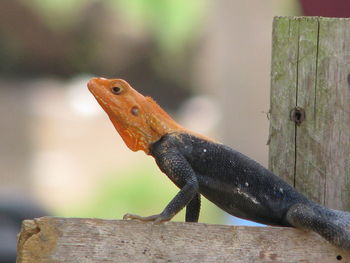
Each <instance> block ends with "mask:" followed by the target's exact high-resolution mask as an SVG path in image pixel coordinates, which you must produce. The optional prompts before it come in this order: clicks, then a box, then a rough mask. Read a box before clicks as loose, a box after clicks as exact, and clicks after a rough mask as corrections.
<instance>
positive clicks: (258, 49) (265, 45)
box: [0, 0, 299, 223]
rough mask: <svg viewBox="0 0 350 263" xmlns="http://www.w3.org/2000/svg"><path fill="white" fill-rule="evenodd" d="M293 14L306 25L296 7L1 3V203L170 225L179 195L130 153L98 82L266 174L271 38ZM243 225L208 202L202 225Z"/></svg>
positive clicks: (222, 1)
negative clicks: (126, 88) (277, 20)
mask: <svg viewBox="0 0 350 263" xmlns="http://www.w3.org/2000/svg"><path fill="white" fill-rule="evenodd" d="M286 14H290V15H293V14H294V15H297V14H299V7H298V4H297V3H296V1H289V0H288V1H287V0H286V1H277V0H274V1H273V0H270V1H258V0H250V1H244V2H242V1H228V0H217V1H213V0H192V1H186V0H176V1H174V0H132V1H130V0H106V1H101V0H75V1H71V0H2V1H1V2H0V120H1V122H0V123H1V136H0V143H1V148H0V195H1V198H2V200H5V201H6V200H19V202H20V200H21V198H22V199H33V200H34V203H36V205H38V206H39V207H41V208H42V209H43V210H45V211H47V213H48V214H51V215H57V216H67V217H70V216H74V217H101V218H121V217H122V216H123V214H125V213H135V214H139V215H144V216H146V215H150V214H156V213H159V212H161V211H162V209H163V208H164V207H165V206H166V205H167V204H168V202H169V201H170V200H171V199H172V198H173V197H174V195H175V194H176V193H177V192H178V189H177V188H176V187H175V186H174V185H173V184H172V183H171V182H170V180H168V178H166V176H165V175H163V174H162V173H161V172H160V171H159V169H158V168H157V166H156V164H155V163H154V160H153V159H152V158H151V157H149V156H146V155H145V154H143V153H141V152H138V153H133V152H131V151H130V150H128V149H127V147H126V146H125V145H124V143H123V142H122V141H121V139H120V137H119V135H118V134H117V133H116V131H115V130H114V128H113V126H112V125H111V123H110V122H109V120H108V118H107V116H106V115H105V114H104V112H103V111H102V109H100V108H99V106H98V105H97V103H96V102H95V101H94V98H93V97H92V96H91V95H90V94H89V92H88V90H87V88H86V82H87V81H88V79H89V78H90V77H93V76H103V77H108V78H124V79H126V80H127V81H128V82H129V83H131V84H132V85H133V87H135V88H136V89H137V90H139V91H140V92H141V93H143V94H146V95H149V96H152V97H154V98H155V99H156V100H157V101H158V102H159V104H160V105H161V106H162V107H164V108H165V109H166V110H167V111H169V112H170V114H171V115H172V116H174V118H175V119H176V120H178V121H179V122H180V123H182V124H183V125H184V126H186V127H188V128H190V129H194V130H196V131H197V132H200V133H204V134H206V135H208V136H212V137H214V138H216V139H217V140H220V141H222V142H224V143H225V144H228V145H231V146H232V147H234V148H236V149H237V150H239V151H242V152H244V153H245V154H247V155H249V156H251V157H253V158H254V159H256V160H258V161H259V162H261V163H263V164H264V165H266V164H267V147H266V141H267V135H268V121H267V119H266V114H265V113H266V112H267V111H268V107H269V106H268V103H269V99H268V94H269V59H270V46H271V43H270V34H271V30H272V19H273V16H274V15H286ZM183 218H184V213H183V212H182V213H180V214H179V215H178V216H176V218H175V220H178V221H182V220H183ZM232 220H233V219H232V218H231V217H229V216H228V215H226V214H224V213H223V212H222V211H220V210H219V209H218V208H216V207H215V206H214V205H212V204H210V203H209V202H207V201H206V200H203V207H202V213H201V216H200V222H207V223H234V221H232Z"/></svg>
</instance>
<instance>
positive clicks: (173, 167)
mask: <svg viewBox="0 0 350 263" xmlns="http://www.w3.org/2000/svg"><path fill="white" fill-rule="evenodd" d="M157 164H158V165H159V166H160V168H161V169H162V171H164V172H165V173H166V174H167V175H168V177H169V178H170V179H171V180H172V181H173V182H175V183H176V184H177V185H183V187H181V190H180V192H178V193H177V195H176V196H175V197H174V198H173V199H172V200H171V201H170V203H169V204H168V205H167V206H166V207H165V209H164V210H163V212H161V213H160V214H157V215H152V216H146V217H143V216H138V215H133V214H126V215H124V217H123V219H137V220H141V221H154V222H163V221H169V220H170V219H172V218H173V217H174V216H175V215H176V214H177V213H178V212H179V211H180V210H181V209H183V208H184V207H185V206H187V205H188V207H187V211H186V221H198V216H199V208H200V199H199V193H198V188H199V185H198V181H197V177H196V174H195V172H194V171H193V170H192V167H191V166H190V164H189V163H188V162H187V160H186V159H185V158H184V157H183V156H182V155H181V154H179V153H174V152H172V153H169V154H163V155H162V156H161V157H159V159H157Z"/></svg>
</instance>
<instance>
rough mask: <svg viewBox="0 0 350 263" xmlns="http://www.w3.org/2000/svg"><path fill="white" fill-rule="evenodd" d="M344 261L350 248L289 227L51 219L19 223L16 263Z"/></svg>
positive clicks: (44, 218) (320, 262) (346, 260)
mask: <svg viewBox="0 0 350 263" xmlns="http://www.w3.org/2000/svg"><path fill="white" fill-rule="evenodd" d="M337 257H338V259H337ZM340 257H341V261H339V259H340ZM349 261H350V253H349V252H347V251H343V250H340V249H337V248H335V247H334V246H332V245H330V244H329V243H327V241H325V240H324V239H322V238H321V237H319V236H318V235H317V234H315V233H311V232H304V231H301V230H297V229H293V228H278V227H234V226H223V225H207V224H196V223H176V222H168V223H165V224H152V223H142V222H136V221H122V220H102V219H79V218H54V217H43V218H39V219H35V220H26V221H24V223H23V225H22V231H21V233H20V235H19V242H18V258H17V263H29V262H33V263H34V262H35V263H42V262H55V263H59V262H62V263H63V262H65V263H70V262H72V263H73V262H74V263H75V262H84V263H89V262H94V263H98V262H235V263H240V262H242V263H243V262H244V263H249V262H274V263H277V262H283V263H286V262H318V263H323V262H325V263H330V262H349Z"/></svg>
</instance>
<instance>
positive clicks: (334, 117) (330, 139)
mask: <svg viewBox="0 0 350 263" xmlns="http://www.w3.org/2000/svg"><path fill="white" fill-rule="evenodd" d="M318 53H319V56H318V70H317V83H318V84H317V93H316V104H317V105H316V107H315V108H316V110H317V113H316V116H317V123H316V127H317V129H318V130H319V131H321V133H320V134H318V136H312V137H311V138H310V139H311V140H317V141H319V142H320V144H321V145H322V146H321V151H322V152H323V154H322V159H321V160H319V162H318V165H321V163H325V165H324V167H322V168H323V169H324V170H323V171H324V173H325V174H326V185H325V205H326V206H328V207H332V208H335V209H343V210H347V211H350V85H349V82H348V81H349V74H350V19H330V18H323V19H320V32H319V52H318Z"/></svg>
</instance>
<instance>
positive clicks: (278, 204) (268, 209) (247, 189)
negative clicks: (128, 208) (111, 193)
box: [144, 133, 350, 249]
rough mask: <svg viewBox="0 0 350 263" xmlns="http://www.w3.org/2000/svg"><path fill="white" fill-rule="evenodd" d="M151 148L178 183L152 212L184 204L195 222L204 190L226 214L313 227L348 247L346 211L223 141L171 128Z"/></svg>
mask: <svg viewBox="0 0 350 263" xmlns="http://www.w3.org/2000/svg"><path fill="white" fill-rule="evenodd" d="M150 154H151V155H152V156H153V157H154V158H155V160H156V162H157V164H158V166H159V168H160V169H161V170H162V172H164V173H165V174H166V175H167V176H168V177H169V178H170V179H171V180H172V181H173V182H174V183H175V184H176V185H177V186H178V187H179V188H180V189H181V191H180V192H179V193H178V194H177V195H176V196H175V197H174V199H173V200H172V201H171V202H170V203H169V204H168V206H167V207H166V208H165V209H164V211H163V212H162V213H161V214H159V215H156V216H151V217H157V218H158V220H159V219H160V221H162V220H168V219H169V218H172V217H173V216H174V215H175V214H177V213H178V212H179V211H180V210H181V209H182V208H184V207H185V206H186V221H188V222H189V221H191V222H197V221H198V217H199V212H200V195H203V196H205V197H206V198H207V199H208V200H210V201H211V202H213V203H214V204H216V205H217V206H218V207H220V208H221V209H223V210H224V211H226V212H227V213H229V214H231V215H234V216H238V217H241V218H244V219H249V220H252V221H255V222H260V223H263V224H267V225H276V226H293V227H299V228H304V229H309V230H313V231H315V232H317V233H319V234H320V235H321V236H323V237H324V238H325V239H327V240H328V241H330V242H331V243H333V244H335V245H337V246H339V247H342V248H345V249H350V213H348V212H344V211H338V210H332V209H327V208H325V207H322V206H320V205H318V204H317V203H315V202H312V201H310V200H308V199H307V198H306V197H305V196H304V195H302V194H301V193H299V192H297V191H296V190H295V189H294V188H293V187H291V186H290V185H289V184H287V183H286V182H285V181H283V180H282V179H281V178H279V177H278V176H276V175H274V174H273V173H272V172H271V171H269V170H267V169H266V168H264V167H263V166H261V165H260V164H258V163H257V162H255V161H254V160H252V159H250V158H248V157H247V156H245V155H243V154H241V153H239V152H237V151H235V150H233V149H231V148H230V147H228V146H225V145H222V144H218V143H213V142H209V141H206V140H204V139H201V138H198V137H196V136H193V135H189V134H181V133H172V134H167V135H165V136H163V137H162V138H161V139H160V140H159V141H157V142H156V143H154V144H153V145H152V146H151V151H150ZM151 217H148V219H151ZM144 219H146V220H147V217H145V218H144Z"/></svg>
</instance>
